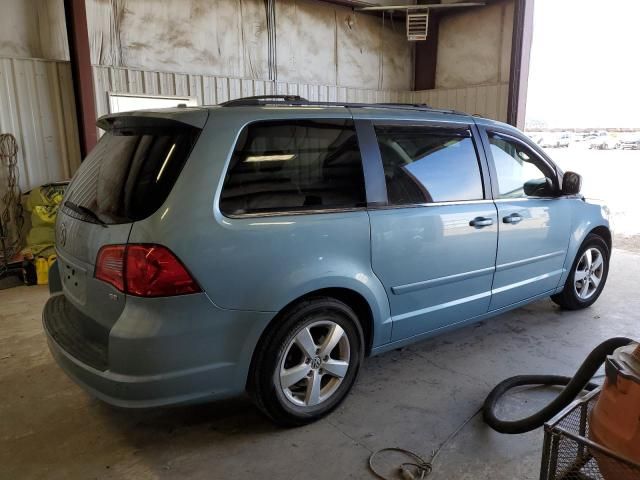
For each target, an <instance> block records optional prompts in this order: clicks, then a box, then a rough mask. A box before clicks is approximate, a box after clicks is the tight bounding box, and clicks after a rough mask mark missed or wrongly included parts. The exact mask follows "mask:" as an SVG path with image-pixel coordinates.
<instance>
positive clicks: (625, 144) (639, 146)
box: [619, 133, 640, 150]
mask: <svg viewBox="0 0 640 480" xmlns="http://www.w3.org/2000/svg"><path fill="white" fill-rule="evenodd" d="M619 148H620V149H622V150H640V134H639V133H632V134H628V135H625V136H623V137H622V139H621V140H620V145H619Z"/></svg>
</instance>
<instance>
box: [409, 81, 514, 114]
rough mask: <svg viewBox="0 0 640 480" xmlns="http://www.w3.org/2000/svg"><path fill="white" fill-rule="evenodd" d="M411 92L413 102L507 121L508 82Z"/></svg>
mask: <svg viewBox="0 0 640 480" xmlns="http://www.w3.org/2000/svg"><path fill="white" fill-rule="evenodd" d="M412 93H413V101H414V102H415V103H426V104H428V105H430V106H432V107H434V108H450V109H453V110H458V111H460V112H466V113H470V114H472V115H480V116H483V117H487V118H492V119H494V120H499V121H501V122H506V121H507V102H508V99H509V84H508V83H496V84H494V85H477V86H471V87H462V88H436V89H434V90H421V91H418V92H412Z"/></svg>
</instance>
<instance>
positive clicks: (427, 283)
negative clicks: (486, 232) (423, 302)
mask: <svg viewBox="0 0 640 480" xmlns="http://www.w3.org/2000/svg"><path fill="white" fill-rule="evenodd" d="M494 270H495V267H487V268H481V269H480V270H472V271H470V272H464V273H456V274H455V275H448V276H446V277H438V278H433V279H431V280H423V281H420V282H415V283H408V284H406V285H398V286H396V287H391V291H392V292H393V293H394V294H396V295H402V294H405V293H409V292H414V291H416V290H422V289H423V288H429V287H435V286H438V285H442V284H445V283H450V282H459V281H461V280H467V279H469V278H475V277H480V276H482V275H485V274H487V273H493V271H494Z"/></svg>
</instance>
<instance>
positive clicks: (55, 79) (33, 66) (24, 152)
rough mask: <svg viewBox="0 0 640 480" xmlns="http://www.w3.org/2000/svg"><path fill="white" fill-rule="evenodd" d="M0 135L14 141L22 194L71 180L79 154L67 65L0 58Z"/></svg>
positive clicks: (69, 71)
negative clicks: (46, 185)
mask: <svg viewBox="0 0 640 480" xmlns="http://www.w3.org/2000/svg"><path fill="white" fill-rule="evenodd" d="M0 133H12V134H13V135H14V136H15V137H16V139H17V141H18V148H19V152H18V166H19V173H20V187H21V188H22V189H23V190H28V189H31V188H33V187H35V186H37V185H41V184H43V183H47V182H52V181H58V180H64V179H67V178H69V177H71V175H73V172H74V171H75V169H76V168H77V167H78V165H79V164H80V149H79V144H78V131H77V122H76V112H75V101H74V96H73V84H72V78H71V67H70V65H69V63H68V62H57V61H48V60H33V59H16V58H0ZM3 183H4V182H0V192H1V191H2V185H3Z"/></svg>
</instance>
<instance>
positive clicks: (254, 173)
mask: <svg viewBox="0 0 640 480" xmlns="http://www.w3.org/2000/svg"><path fill="white" fill-rule="evenodd" d="M365 205H366V197H365V188H364V174H363V170H362V160H361V157H360V150H359V147H358V141H357V137H356V132H355V128H354V126H353V122H352V121H350V120H295V121H294V120H288V121H269V122H257V123H253V124H250V125H248V126H247V127H245V128H244V130H243V131H242V132H241V134H240V136H239V139H238V142H237V144H236V146H235V149H234V152H233V156H232V158H231V162H230V165H229V169H228V171H227V174H226V177H225V180H224V184H223V187H222V193H221V196H220V210H221V211H222V213H224V214H225V215H230V216H236V215H243V214H273V213H286V212H296V211H298V212H305V211H317V210H331V209H344V208H357V207H364V206H365Z"/></svg>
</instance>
